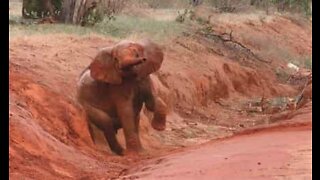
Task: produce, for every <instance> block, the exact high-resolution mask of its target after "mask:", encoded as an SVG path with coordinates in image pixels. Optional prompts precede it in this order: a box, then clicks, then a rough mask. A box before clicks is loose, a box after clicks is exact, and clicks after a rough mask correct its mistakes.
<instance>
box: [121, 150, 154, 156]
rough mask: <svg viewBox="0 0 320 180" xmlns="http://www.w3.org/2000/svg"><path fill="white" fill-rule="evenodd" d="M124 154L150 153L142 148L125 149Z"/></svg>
mask: <svg viewBox="0 0 320 180" xmlns="http://www.w3.org/2000/svg"><path fill="white" fill-rule="evenodd" d="M124 155H125V156H148V155H150V153H149V152H148V151H146V150H145V149H143V148H142V149H139V150H125V151H124Z"/></svg>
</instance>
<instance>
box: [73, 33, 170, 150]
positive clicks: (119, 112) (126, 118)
mask: <svg viewBox="0 0 320 180" xmlns="http://www.w3.org/2000/svg"><path fill="white" fill-rule="evenodd" d="M163 58H164V54H163V51H162V50H161V48H160V47H159V46H158V45H157V44H155V43H154V42H152V41H151V40H148V39H145V40H141V41H138V42H133V41H127V40H122V41H120V42H118V43H117V44H116V45H114V46H110V47H105V48H102V49H101V50H100V51H99V52H98V54H97V55H96V56H95V57H94V58H93V60H92V62H91V63H90V65H89V66H88V67H87V68H85V69H84V70H83V72H82V73H81V74H80V78H79V80H78V84H77V100H78V102H79V103H80V105H81V106H82V107H83V109H84V110H85V113H86V116H87V120H88V129H89V133H90V135H91V138H92V141H93V142H95V140H94V137H93V130H92V128H93V127H92V125H95V126H96V127H97V128H98V129H100V130H102V131H103V133H104V136H105V138H106V140H107V142H108V144H109V147H110V149H111V150H112V152H114V153H116V154H117V155H126V154H132V153H138V154H140V153H144V152H146V151H145V150H144V149H143V147H142V145H141V141H140V137H139V120H140V116H139V115H140V111H141V110H142V107H143V104H144V105H145V107H146V109H147V110H149V111H151V112H153V118H152V121H151V125H152V127H153V128H154V129H155V130H157V131H163V130H165V127H166V114H167V104H166V103H165V102H164V101H163V100H162V99H161V98H160V97H159V96H158V95H157V93H156V91H155V88H154V85H153V83H152V80H151V78H150V76H149V75H150V74H151V73H154V72H156V71H158V70H159V69H160V67H161V64H162V62H163ZM120 128H123V132H124V137H125V141H126V150H124V149H123V148H122V147H121V145H120V144H119V142H118V141H117V139H116V134H117V131H118V129H120Z"/></svg>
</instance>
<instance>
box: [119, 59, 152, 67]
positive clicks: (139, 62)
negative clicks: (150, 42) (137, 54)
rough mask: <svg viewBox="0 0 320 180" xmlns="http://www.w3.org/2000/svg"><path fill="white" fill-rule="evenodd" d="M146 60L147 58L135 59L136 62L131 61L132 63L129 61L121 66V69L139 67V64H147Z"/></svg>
mask: <svg viewBox="0 0 320 180" xmlns="http://www.w3.org/2000/svg"><path fill="white" fill-rule="evenodd" d="M145 61H146V59H145V58H137V59H134V60H131V61H127V62H124V63H122V64H120V68H121V69H129V68H131V67H133V66H135V65H138V64H141V63H143V62H145Z"/></svg>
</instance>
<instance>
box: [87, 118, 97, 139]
mask: <svg viewBox="0 0 320 180" xmlns="http://www.w3.org/2000/svg"><path fill="white" fill-rule="evenodd" d="M88 118H89V117H88ZM88 129H89V133H90V137H91V140H92V142H93V143H94V144H95V143H96V141H95V139H94V133H93V128H92V124H91V123H90V122H88Z"/></svg>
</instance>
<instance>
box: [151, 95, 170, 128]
mask: <svg viewBox="0 0 320 180" xmlns="http://www.w3.org/2000/svg"><path fill="white" fill-rule="evenodd" d="M146 108H147V109H148V110H149V111H153V113H154V114H153V119H152V122H151V125H152V127H153V128H154V129H155V130H158V131H163V130H165V128H166V115H167V105H166V103H165V102H164V101H163V100H162V99H161V98H160V97H153V96H152V97H149V98H148V99H147V100H146Z"/></svg>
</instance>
